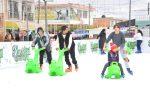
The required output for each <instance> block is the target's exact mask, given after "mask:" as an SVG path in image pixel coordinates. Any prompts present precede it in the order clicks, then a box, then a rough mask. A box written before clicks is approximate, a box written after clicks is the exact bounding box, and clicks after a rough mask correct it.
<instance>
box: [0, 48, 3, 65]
mask: <svg viewBox="0 0 150 100" xmlns="http://www.w3.org/2000/svg"><path fill="white" fill-rule="evenodd" d="M1 58H3V49H0V63H1Z"/></svg>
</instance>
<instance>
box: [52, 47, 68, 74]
mask: <svg viewBox="0 0 150 100" xmlns="http://www.w3.org/2000/svg"><path fill="white" fill-rule="evenodd" d="M67 50H68V49H62V50H60V49H59V58H58V60H52V61H51V64H50V66H49V69H50V71H49V75H50V76H63V75H65V72H64V67H63V57H64V52H65V51H67Z"/></svg>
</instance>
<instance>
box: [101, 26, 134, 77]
mask: <svg viewBox="0 0 150 100" xmlns="http://www.w3.org/2000/svg"><path fill="white" fill-rule="evenodd" d="M113 28H114V32H112V33H111V34H110V35H109V36H108V38H107V39H106V43H105V46H104V48H106V47H107V45H108V43H109V42H110V40H112V43H114V44H116V45H117V46H118V48H119V52H120V54H121V56H122V58H123V60H124V63H125V66H126V69H127V71H128V73H129V74H131V75H133V72H132V70H131V69H130V67H129V59H128V57H127V54H126V51H125V50H124V47H125V36H124V34H123V33H122V32H121V31H120V26H119V25H114V27H113Z"/></svg>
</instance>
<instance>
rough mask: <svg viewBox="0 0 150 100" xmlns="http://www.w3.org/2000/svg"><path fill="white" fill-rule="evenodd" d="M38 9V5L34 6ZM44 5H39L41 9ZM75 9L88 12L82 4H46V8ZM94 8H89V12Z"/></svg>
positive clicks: (86, 6) (86, 7)
mask: <svg viewBox="0 0 150 100" xmlns="http://www.w3.org/2000/svg"><path fill="white" fill-rule="evenodd" d="M36 6H37V7H38V4H37V5H36ZM44 7H45V6H44V4H43V3H41V8H44ZM58 7H59V8H69V7H70V8H75V9H80V10H87V11H88V10H89V6H88V5H83V4H73V3H68V4H47V8H58ZM94 10H95V8H94V7H92V6H90V11H94Z"/></svg>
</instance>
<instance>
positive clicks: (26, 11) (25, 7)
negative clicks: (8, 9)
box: [22, 1, 33, 21]
mask: <svg viewBox="0 0 150 100" xmlns="http://www.w3.org/2000/svg"><path fill="white" fill-rule="evenodd" d="M27 15H28V20H29V21H33V13H32V3H30V2H26V1H23V2H22V20H26V19H27Z"/></svg>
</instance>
